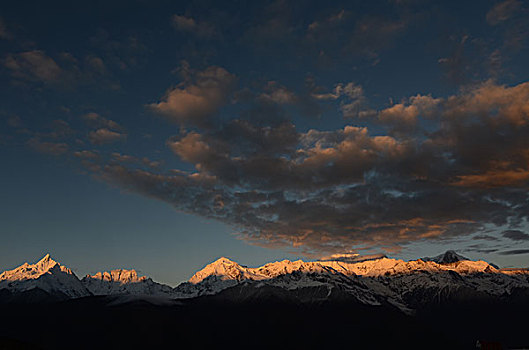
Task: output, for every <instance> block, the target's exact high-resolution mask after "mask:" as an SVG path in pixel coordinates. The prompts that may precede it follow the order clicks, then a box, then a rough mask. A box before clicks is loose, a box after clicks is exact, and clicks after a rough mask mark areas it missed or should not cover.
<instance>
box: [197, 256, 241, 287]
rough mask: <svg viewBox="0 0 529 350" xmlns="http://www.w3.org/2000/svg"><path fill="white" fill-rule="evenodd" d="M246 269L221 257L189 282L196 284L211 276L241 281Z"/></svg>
mask: <svg viewBox="0 0 529 350" xmlns="http://www.w3.org/2000/svg"><path fill="white" fill-rule="evenodd" d="M244 271H245V267H244V266H241V265H239V264H238V263H236V262H235V261H232V260H230V259H228V258H225V257H221V258H219V259H217V260H215V261H214V262H212V263H211V264H208V265H206V267H204V268H203V269H202V270H200V271H198V272H197V273H195V274H194V275H193V277H191V278H190V279H189V282H191V283H193V284H195V283H198V282H201V281H202V280H204V279H205V278H207V277H209V276H218V277H219V278H221V279H237V280H238V279H240V278H241V276H242V275H243V274H244Z"/></svg>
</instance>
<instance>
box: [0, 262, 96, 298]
mask: <svg viewBox="0 0 529 350" xmlns="http://www.w3.org/2000/svg"><path fill="white" fill-rule="evenodd" d="M1 289H7V290H8V291H10V292H25V291H30V290H33V289H40V290H43V291H45V292H47V293H50V294H61V295H65V296H67V297H69V298H78V297H83V296H88V295H90V292H89V291H88V290H87V289H86V287H85V286H83V284H82V283H81V281H80V280H79V279H78V278H77V276H76V275H75V273H73V272H72V270H70V269H69V268H67V267H66V266H62V265H61V264H59V263H58V262H56V261H55V260H53V259H52V258H51V257H50V255H49V254H46V255H45V256H44V257H43V258H42V259H41V260H39V261H38V262H36V263H35V264H29V263H24V264H23V265H21V266H19V267H17V268H15V269H13V270H10V271H5V272H3V273H2V274H0V290H1Z"/></svg>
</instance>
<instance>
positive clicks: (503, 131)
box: [96, 74, 529, 254]
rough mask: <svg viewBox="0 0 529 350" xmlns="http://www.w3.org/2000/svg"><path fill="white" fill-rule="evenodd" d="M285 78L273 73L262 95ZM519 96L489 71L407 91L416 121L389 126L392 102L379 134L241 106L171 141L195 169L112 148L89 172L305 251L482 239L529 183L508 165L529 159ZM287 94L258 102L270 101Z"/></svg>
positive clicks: (345, 88) (515, 215)
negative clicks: (468, 82) (442, 92)
mask: <svg viewBox="0 0 529 350" xmlns="http://www.w3.org/2000/svg"><path fill="white" fill-rule="evenodd" d="M191 76H192V77H194V75H193V74H191ZM186 88H187V86H183V87H181V88H180V89H181V90H185V89H186ZM282 89H283V87H282V85H280V84H279V83H273V84H271V85H270V86H267V87H265V89H264V91H263V92H262V93H263V94H267V97H259V98H265V99H271V96H273V95H274V93H275V92H277V91H282ZM283 92H284V91H283ZM313 93H317V94H325V92H324V91H313ZM329 94H331V95H334V96H337V97H336V99H335V98H334V97H331V96H330V95H329V98H327V97H326V99H327V101H334V102H335V103H338V104H339V103H341V100H340V99H354V98H359V97H361V96H363V91H362V90H361V89H359V88H358V86H357V85H355V84H342V85H336V86H335V88H334V89H333V90H332V91H331V92H330V93H329ZM256 96H261V95H260V94H256ZM259 98H258V99H259ZM322 100H324V99H322ZM528 100H529V83H521V84H518V85H515V86H503V85H497V84H494V83H493V82H486V83H484V84H480V85H477V86H474V87H472V88H467V89H464V90H461V91H460V92H459V93H458V94H456V95H453V96H448V97H446V98H435V97H432V96H430V95H416V96H411V97H409V98H407V99H404V100H403V101H401V102H400V103H399V104H400V105H402V107H399V108H400V110H401V111H402V113H408V112H406V108H411V106H413V108H414V109H416V112H413V113H412V115H413V118H411V119H410V122H411V121H412V122H413V123H414V124H415V126H414V127H413V128H404V129H402V130H401V131H400V132H399V133H394V134H393V133H391V131H392V130H393V128H394V124H395V123H396V122H397V120H398V118H402V116H399V115H397V113H396V112H397V109H395V110H394V112H395V113H394V115H393V116H392V117H393V118H389V119H385V118H377V121H378V123H379V124H378V125H377V131H376V132H375V133H374V132H372V129H370V128H368V127H365V126H358V125H346V126H345V127H343V128H338V129H334V130H317V129H309V130H298V128H296V126H295V125H294V124H293V123H292V122H290V121H288V119H287V118H283V119H281V118H277V119H275V118H268V119H266V118H256V117H255V115H254V114H253V112H249V114H244V113H243V114H241V115H240V118H235V119H231V120H226V121H223V122H219V123H218V124H217V125H216V126H215V127H206V128H200V127H198V128H193V129H192V130H185V129H182V130H181V131H180V133H179V134H177V135H175V136H173V137H171V138H169V139H168V140H167V141H166V145H167V147H168V148H169V149H170V150H171V151H172V152H173V153H174V154H175V156H176V157H178V158H179V160H181V161H183V162H187V163H189V165H190V166H192V167H194V170H193V171H187V170H186V171H185V170H183V169H172V170H171V171H165V172H163V171H161V170H160V169H144V167H143V165H141V164H137V163H132V162H128V161H126V159H125V158H123V156H120V157H114V158H115V160H113V161H107V162H102V163H101V164H100V166H99V167H98V168H97V169H96V175H97V176H99V177H101V178H102V179H104V180H106V181H110V182H112V183H113V184H116V185H118V186H121V187H123V188H125V189H127V190H129V191H134V192H139V193H142V194H144V195H147V196H150V197H153V198H157V199H160V200H163V201H165V202H167V203H169V204H171V205H172V206H174V207H175V208H176V209H177V210H180V211H184V212H189V213H194V214H196V215H201V216H205V217H208V218H214V219H217V220H220V221H223V222H226V223H227V224H229V225H231V226H232V227H234V229H235V230H236V231H237V235H238V237H240V238H241V239H244V240H246V241H248V242H250V243H252V244H258V245H263V246H271V247H280V246H282V247H293V249H297V250H299V251H300V252H303V253H306V254H313V253H318V254H319V253H322V252H330V253H335V252H343V251H350V250H353V251H359V250H362V249H370V248H374V247H377V248H379V249H382V250H386V251H391V250H395V249H398V247H399V246H400V247H402V246H404V245H406V244H410V243H413V242H420V241H425V240H430V241H432V240H433V241H449V240H453V239H456V238H459V237H462V236H470V237H474V238H476V239H488V238H483V237H485V236H484V235H485V234H486V233H488V232H490V229H491V227H496V228H497V229H498V230H500V227H501V230H504V229H503V227H505V226H507V227H516V226H517V225H522V224H523V223H524V222H526V221H527V220H529V214H528V213H529V204H528V203H527V182H524V181H525V180H523V179H522V180H520V179H516V181H514V180H513V178H511V177H508V176H506V175H507V174H509V172H524V171H527V170H528V168H529V137H528V135H529V119H528V115H529V114H528V112H529V111H528V110H527V101H528ZM282 101H285V99H283V98H278V99H277V101H275V102H270V103H267V104H265V105H266V106H267V108H268V107H270V106H275V108H278V106H281V103H280V102H282ZM267 111H268V109H267ZM261 112H262V111H261ZM256 113H257V112H256ZM379 114H380V113H379ZM375 115H377V114H375ZM359 120H360V119H359ZM385 131H388V133H385ZM118 158H119V159H120V160H119V161H117V160H118ZM127 159H128V158H127ZM116 161H117V163H116ZM492 173H495V174H500V173H503V174H504V175H505V176H504V177H503V178H498V177H497V176H496V177H494V178H491V177H490V174H492ZM478 177H479V178H480V181H475V179H477V178H478ZM498 179H500V180H501V181H500V180H498ZM471 180H473V181H471ZM487 237H489V236H487ZM476 249H478V248H476ZM479 249H489V248H488V247H479Z"/></svg>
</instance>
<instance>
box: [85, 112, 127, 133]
mask: <svg viewBox="0 0 529 350" xmlns="http://www.w3.org/2000/svg"><path fill="white" fill-rule="evenodd" d="M82 119H83V120H84V121H85V122H86V123H87V124H88V125H89V126H92V127H96V128H107V129H111V130H115V131H123V127H122V126H121V125H119V124H118V123H117V122H115V121H113V120H110V119H107V118H105V117H103V116H101V115H100V114H98V113H96V112H89V113H86V114H84V115H83V116H82Z"/></svg>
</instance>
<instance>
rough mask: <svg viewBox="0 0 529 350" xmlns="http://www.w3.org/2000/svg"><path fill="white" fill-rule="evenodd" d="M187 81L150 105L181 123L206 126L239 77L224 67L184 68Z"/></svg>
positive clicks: (169, 118) (183, 74)
mask: <svg viewBox="0 0 529 350" xmlns="http://www.w3.org/2000/svg"><path fill="white" fill-rule="evenodd" d="M180 73H181V75H182V76H183V77H184V82H182V83H181V84H179V85H178V86H177V87H175V88H172V89H169V90H168V91H167V92H166V94H165V96H164V97H163V98H162V101H160V102H157V103H152V104H150V105H148V106H149V107H150V108H151V109H152V110H153V111H155V112H157V113H159V114H161V115H163V116H165V117H166V118H167V119H168V120H170V121H173V122H176V123H179V124H191V125H204V124H207V123H208V122H209V118H210V117H211V116H212V115H214V114H215V113H216V112H217V111H218V110H219V109H220V108H221V107H222V106H223V105H224V104H225V103H226V102H227V100H228V97H229V95H230V93H231V92H232V90H233V88H234V85H235V81H236V78H235V76H234V75H233V74H231V73H229V72H228V71H227V70H226V69H224V68H222V67H215V66H211V67H208V68H206V69H205V70H203V71H198V72H195V71H191V70H190V69H189V67H188V66H187V65H184V66H183V67H182V68H181V71H180Z"/></svg>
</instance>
